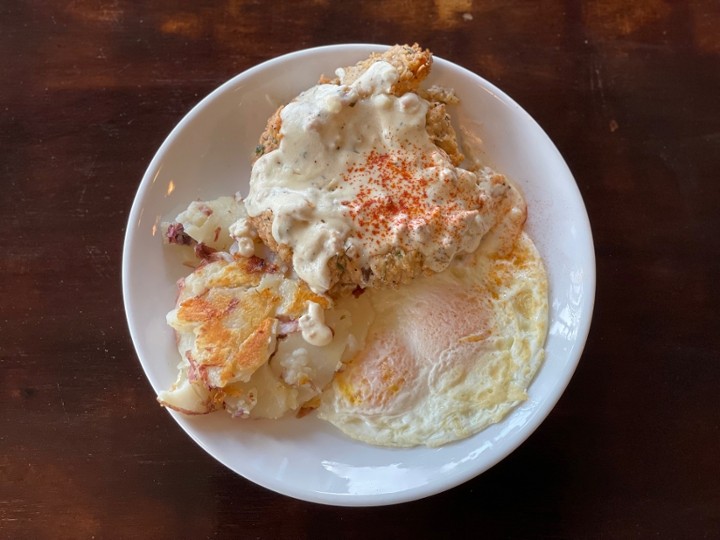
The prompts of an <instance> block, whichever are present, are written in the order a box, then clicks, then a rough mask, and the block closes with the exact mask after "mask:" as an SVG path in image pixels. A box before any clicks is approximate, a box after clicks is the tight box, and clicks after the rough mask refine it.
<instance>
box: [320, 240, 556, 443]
mask: <svg viewBox="0 0 720 540" xmlns="http://www.w3.org/2000/svg"><path fill="white" fill-rule="evenodd" d="M488 254H492V255H488ZM365 295H367V297H368V299H369V300H370V304H371V306H372V309H373V310H374V312H375V320H374V322H373V324H372V325H371V326H370V329H369V332H368V336H367V340H366V346H365V348H364V349H363V350H362V351H361V352H360V353H359V354H358V355H357V356H355V357H354V358H353V359H352V360H351V361H350V362H349V363H348V364H346V365H345V366H344V369H343V371H341V372H340V373H338V374H337V375H336V376H335V379H334V380H333V384H332V385H331V386H330V387H329V388H328V389H327V390H326V391H325V392H324V393H323V396H322V402H321V405H320V407H319V416H320V417H321V418H323V419H325V420H327V421H329V422H331V423H332V424H333V425H335V426H336V427H338V428H339V429H340V430H342V431H343V432H344V433H346V434H347V435H349V436H350V437H352V438H354V439H358V440H361V441H364V442H367V443H370V444H375V445H384V446H398V447H409V446H416V445H427V446H431V447H434V446H440V445H443V444H446V443H449V442H451V441H455V440H458V439H462V438H465V437H468V436H470V435H472V434H474V433H477V432H478V431H480V430H482V429H484V428H485V427H487V426H488V425H490V424H493V423H496V422H498V421H500V420H501V419H502V418H503V417H504V416H505V415H507V414H508V412H509V411H510V410H512V409H513V408H514V407H515V406H517V405H518V404H519V403H521V402H522V401H524V400H525V399H527V388H528V386H529V384H530V382H531V381H532V378H533V377H534V375H535V373H536V372H537V370H538V368H539V366H540V365H541V363H542V360H543V357H544V351H543V346H544V342H545V337H546V334H547V320H548V316H547V313H548V286H547V276H546V273H545V269H544V266H543V263H542V260H541V259H540V256H539V254H538V252H537V249H536V248H535V246H534V244H533V243H532V241H531V240H530V238H529V237H528V236H527V235H526V234H525V233H522V234H521V235H520V236H519V237H518V238H517V240H516V241H515V243H514V246H513V248H512V250H510V252H509V253H507V254H506V255H497V252H496V251H493V250H484V249H480V250H478V252H476V254H474V255H473V256H468V257H466V259H465V260H464V261H458V263H457V264H454V265H453V266H452V267H451V268H449V269H448V270H446V271H444V272H442V273H439V274H435V275H431V276H425V277H421V278H418V279H416V280H414V281H413V282H411V283H409V284H407V285H404V286H402V287H399V288H397V289H376V290H368V291H366V293H365Z"/></svg>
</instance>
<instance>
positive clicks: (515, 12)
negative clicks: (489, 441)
mask: <svg viewBox="0 0 720 540" xmlns="http://www.w3.org/2000/svg"><path fill="white" fill-rule="evenodd" d="M187 4H188V5H187V6H185V7H180V6H179V5H178V3H177V2H168V1H160V2H129V1H126V0H108V1H105V2H103V1H93V0H72V1H70V0H63V1H57V2H50V1H42V0H36V1H33V0H26V1H12V2H4V3H3V4H2V6H1V7H0V51H1V52H2V60H0V65H2V75H3V80H2V84H0V122H1V127H0V141H1V143H0V144H1V150H0V152H1V153H0V175H1V176H0V178H1V182H2V184H1V186H2V196H0V215H1V216H2V219H1V220H0V227H1V230H0V238H2V240H1V241H0V246H1V247H2V249H0V276H2V277H1V279H0V537H2V538H93V537H95V538H135V537H148V538H181V537H188V538H205V537H212V538H214V537H238V538H246V537H247V538H269V539H271V538H280V537H286V538H324V537H333V538H366V537H368V535H373V536H375V535H377V536H379V537H430V536H433V537H437V536H438V535H442V536H443V537H445V536H448V537H449V535H450V534H453V535H462V534H463V533H468V534H469V533H471V532H472V533H473V535H475V534H477V535H478V536H479V534H480V533H482V535H483V536H485V537H521V538H527V537H536V536H539V537H562V538H576V537H591V538H592V537H605V538H617V537H648V536H653V537H655V536H660V537H667V538H680V537H685V538H701V537H708V538H718V537H719V536H720V403H719V400H718V394H719V393H720V285H718V281H720V4H719V3H718V2H717V1H715V0H692V1H687V2H680V1H666V0H642V1H635V2H627V1H625V0H602V1H596V2H592V1H585V2H575V1H572V0H566V1H560V0H557V1H552V0H548V1H545V2H525V1H514V2H505V1H499V0H477V1H471V0H435V1H429V0H422V1H418V2H410V1H401V0H395V1H391V2H384V3H382V2H366V3H364V4H363V5H362V6H361V5H360V4H359V3H358V4H355V3H353V4H351V3H349V2H347V3H345V2H332V1H329V0H316V1H312V0H305V1H297V2H262V1H257V0H256V1H242V0H227V1H223V2H216V3H213V2H208V1H203V2H189V3H187ZM413 41H418V42H420V43H421V44H422V45H423V46H426V47H429V48H431V49H432V50H433V51H434V52H435V53H436V54H438V55H439V56H442V57H444V58H447V59H449V60H452V61H455V62H457V63H459V64H461V65H464V66H466V67H467V68H469V69H471V70H473V71H475V72H477V73H479V74H480V75H482V76H484V77H485V78H487V79H489V80H490V81H491V82H494V83H495V84H497V85H498V86H500V87H501V88H503V89H504V90H505V91H506V92H507V93H508V94H510V95H511V96H512V97H513V98H515V99H516V100H517V101H518V102H519V103H520V104H521V105H522V106H523V107H525V108H526V109H527V110H528V112H529V113H530V114H531V115H532V116H534V117H535V119H537V121H538V122H539V123H540V124H541V125H542V126H543V127H544V129H545V130H546V131H547V133H548V134H549V135H550V137H551V138H552V139H553V141H554V142H555V143H556V144H557V146H558V148H559V149H560V151H561V153H562V154H563V155H564V157H565V159H566V160H567V162H568V164H569V166H570V168H571V170H572V171H573V173H574V175H575V177H576V179H577V182H578V185H579V187H580V190H581V192H582V195H583V197H584V199H585V203H586V205H587V209H588V212H589V215H590V220H591V223H592V226H593V232H594V235H595V247H596V253H597V273H598V285H597V300H596V309H595V317H594V321H593V325H592V329H591V332H590V337H589V341H588V344H587V347H586V350H585V353H584V355H583V358H582V360H581V362H580V365H579V368H578V370H577V372H576V375H575V377H574V379H573V380H572V382H571V384H570V386H569V388H568V389H567V392H566V393H565V395H564V396H563V398H562V399H561V401H560V402H559V404H558V405H557V407H556V408H555V410H554V411H553V412H552V413H551V415H550V416H549V418H548V419H547V421H546V422H545V423H544V424H543V425H542V426H541V427H540V428H539V429H538V430H537V431H536V432H535V433H534V434H533V435H532V436H531V437H530V439H529V440H528V441H527V442H526V443H525V444H523V445H522V446H521V447H520V448H519V449H518V450H517V451H516V452H514V453H513V454H512V455H511V456H510V457H508V458H507V459H505V460H504V461H503V462H501V463H500V464H499V465H497V466H496V467H494V468H493V469H491V470H490V471H488V472H486V473H485V474H483V475H481V476H479V477H477V478H475V479H474V480H472V481H470V482H468V483H466V484H464V485H462V486H460V487H458V488H456V489H453V490H451V491H449V492H446V493H443V494H440V495H437V496H434V497H430V498H428V499H425V500H421V501H417V502H413V503H407V504H403V505H400V506H393V507H385V508H361V509H352V508H335V507H326V506H320V505H315V504H311V503H306V502H302V501H297V500H293V499H289V498H286V497H283V496H281V495H277V494H275V493H273V492H270V491H266V490H265V489H263V488H260V487H258V486H256V485H254V484H252V483H250V482H248V481H246V480H245V479H243V478H241V477H239V476H237V475H235V474H234V473H233V472H231V471H229V470H228V469H226V468H224V467H223V466H222V465H220V464H218V463H217V462H215V461H214V460H213V459H212V458H211V457H209V456H208V455H206V454H205V453H204V452H203V451H202V450H201V449H200V448H199V447H198V446H196V445H195V444H194V443H193V442H192V441H191V440H190V439H189V438H188V437H187V436H186V435H185V434H184V433H183V432H182V431H181V429H180V428H179V427H178V426H177V425H176V424H175V422H174V421H173V420H172V419H171V418H170V416H169V415H168V414H167V413H166V412H165V411H164V410H162V409H161V408H160V407H158V406H156V404H155V401H154V394H153V392H152V389H151V387H150V385H149V384H148V382H147V381H146V379H145V376H144V375H143V372H142V370H141V367H140V364H139V362H138V360H137V358H136V356H135V352H134V350H133V346H132V343H131V341H130V338H129V334H128V330H127V326H126V322H125V313H124V311H123V305H122V294H121V287H120V265H121V249H122V241H123V235H124V232H125V226H126V220H127V217H128V212H129V209H130V205H131V203H132V200H133V197H134V195H135V190H136V188H137V186H138V183H139V181H140V178H141V177H142V174H143V172H144V170H145V168H146V167H147V165H148V163H149V161H150V159H151V158H152V156H153V154H154V152H155V151H156V149H157V148H158V146H159V145H160V144H161V142H162V141H163V139H164V138H165V137H166V135H167V134H168V133H169V131H170V130H171V129H172V127H173V126H174V125H175V124H176V123H177V122H178V121H179V120H180V118H182V116H183V115H184V114H185V113H186V112H187V111H188V110H189V109H190V108H191V107H192V106H193V105H194V104H195V103H196V102H198V101H199V100H200V99H201V98H202V97H203V96H205V95H206V94H207V93H208V92H209V91H211V90H212V89H214V88H215V87H216V86H218V85H219V84H220V83H222V82H223V81H225V80H227V79H229V78H230V77H231V76H233V75H235V74H236V73H238V72H240V71H242V70H244V69H246V68H248V67H250V66H253V65H255V64H257V63H258V62H261V61H263V60H266V59H268V58H271V57H274V56H277V55H280V54H283V53H286V52H289V51H293V50H296V49H300V48H306V47H310V46H315V45H322V44H330V43H340V42H378V43H395V42H399V43H403V42H413Z"/></svg>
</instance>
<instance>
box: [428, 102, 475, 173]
mask: <svg viewBox="0 0 720 540" xmlns="http://www.w3.org/2000/svg"><path fill="white" fill-rule="evenodd" d="M425 130H426V131H427V132H428V135H430V139H432V142H434V143H435V144H436V145H437V146H438V147H439V148H442V149H443V150H444V151H445V153H446V154H447V155H448V157H449V158H450V161H451V162H452V164H453V165H455V166H456V167H457V166H459V165H460V164H461V163H462V162H463V161H464V160H465V156H464V155H463V153H462V152H461V151H460V146H459V145H458V140H457V135H456V134H455V129H454V128H453V126H452V123H451V122H450V115H449V114H448V112H447V108H446V107H445V103H442V102H440V101H431V102H430V106H429V107H428V111H427V115H426V116H425Z"/></svg>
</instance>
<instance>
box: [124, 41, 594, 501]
mask: <svg viewBox="0 0 720 540" xmlns="http://www.w3.org/2000/svg"><path fill="white" fill-rule="evenodd" d="M384 48H385V47H384V46H379V45H363V44H354V45H333V46H329V47H320V48H316V49H309V50H304V51H299V52H296V53H292V54H289V55H286V56H282V57H280V58H276V59H274V60H270V61H268V62H265V63H264V64H261V65H259V66H257V67H254V68H252V69H250V70H248V71H246V72H244V73H242V74H240V75H238V76H237V77H235V78H233V79H232V80H230V81H228V82H227V83H225V84H223V85H222V86H221V87H220V88H218V89H217V90H215V91H214V92H212V93H211V94H210V95H209V96H207V97H206V98H205V99H204V100H202V101H201V102H200V103H199V104H198V105H197V106H196V107H195V108H194V109H193V110H192V111H190V113H189V114H188V115H187V116H186V117H185V118H183V120H182V121H181V122H180V123H179V124H178V125H177V127H176V128H175V129H174V130H173V131H172V133H171V134H170V136H169V137H168V138H167V139H166V140H165V142H164V143H163V145H162V146H161V147H160V150H158V152H157V154H156V155H155V157H154V159H153V160H152V162H151V163H150V167H149V168H148V170H147V172H146V173H145V176H144V177H143V179H142V183H141V184H140V188H139V189H138V192H137V196H136V198H135V202H134V204H133V207H132V210H131V213H130V218H129V223H128V228H127V234H126V237H125V247H124V253H123V294H124V299H125V310H126V312H127V317H128V324H129V327H130V333H131V335H132V339H133V342H134V343H135V348H136V350H137V353H138V356H139V358H140V362H141V363H142V366H143V368H144V369H145V373H146V374H147V377H148V379H149V380H150V383H151V384H152V386H153V388H154V389H155V391H156V392H157V391H159V390H162V389H166V388H167V387H169V386H170V385H171V384H172V382H173V381H174V380H175V376H176V364H177V362H178V357H177V354H178V353H177V350H176V349H175V346H174V339H173V333H172V331H171V330H170V328H169V327H168V326H167V325H166V324H165V315H166V313H167V312H168V311H169V310H170V309H171V308H172V306H173V304H174V302H175V295H176V288H175V281H176V279H178V278H179V277H181V276H182V275H184V274H185V273H187V271H188V270H187V268H183V267H182V266H180V265H179V264H178V263H177V261H176V260H175V259H173V258H172V257H171V256H169V255H168V250H165V249H163V246H162V242H161V238H160V235H159V234H158V228H159V227H158V226H159V223H160V221H161V220H163V221H164V220H168V219H172V218H173V217H174V216H175V215H176V214H177V212H179V211H180V210H183V209H184V208H185V207H186V206H187V204H188V203H189V202H190V201H191V200H193V199H196V198H200V199H209V198H214V197H217V196H220V195H228V194H232V193H234V192H236V191H241V192H242V193H244V194H245V193H247V186H248V178H249V172H250V157H251V155H252V152H253V150H254V148H255V145H256V141H257V138H258V135H259V134H260V133H261V131H262V130H263V127H264V125H265V121H266V119H267V117H268V116H269V115H270V114H271V113H272V112H273V111H274V110H275V108H276V106H277V105H278V104H280V103H284V102H287V101H288V100H290V99H292V98H293V97H294V96H295V95H297V94H298V93H299V92H300V91H301V90H304V89H306V88H308V87H310V86H312V85H313V84H315V83H316V81H317V79H318V76H319V75H320V74H321V73H324V74H327V75H331V74H332V73H333V71H334V69H335V68H336V67H338V66H344V65H350V64H353V63H355V62H356V61H357V60H360V59H362V58H364V57H365V56H366V55H367V54H368V53H369V52H371V51H380V50H383V49H384ZM429 82H430V83H438V84H442V85H444V86H448V87H451V88H455V90H456V91H457V94H458V96H459V97H460V98H461V105H460V106H459V109H458V110H457V111H454V116H455V117H456V118H457V119H458V120H459V124H460V125H461V126H462V127H464V128H467V129H469V130H470V131H471V132H473V133H475V134H477V135H478V136H479V137H480V138H481V139H482V140H483V142H484V152H485V154H486V156H487V158H488V160H489V162H490V163H491V164H492V165H494V166H495V167H496V168H497V169H498V170H499V171H501V172H503V173H505V174H507V175H508V176H509V177H511V178H512V179H513V180H514V181H515V182H516V183H517V184H518V185H519V186H520V187H521V188H522V190H523V191H524V193H525V196H526V198H527V200H528V207H529V219H528V224H527V229H528V231H529V233H530V235H531V236H532V238H533V239H534V240H535V242H536V244H537V245H538V248H539V250H540V252H541V254H542V256H543V258H544V260H545V262H546V265H547V268H548V273H549V278H550V325H549V328H550V332H549V336H548V340H547V347H546V350H547V357H546V361H545V363H544V365H543V366H542V368H541V369H540V371H539V373H538V375H537V377H536V378H535V380H534V381H533V383H532V385H531V387H530V389H529V394H530V398H529V399H528V401H527V402H526V403H524V404H522V405H521V406H520V407H518V408H517V409H515V410H514V411H513V412H512V413H511V414H510V415H508V417H506V418H505V420H503V421H502V422H500V423H499V424H496V425H494V426H491V427H489V428H488V429H486V430H484V431H482V432H481V433H479V434H478V435H476V436H474V437H471V438H469V439H466V440H464V441H460V442H457V443H454V444H449V445H447V446H445V447H442V448H437V449H427V448H413V449H387V448H377V447H373V446H369V445H366V444H362V443H358V442H355V441H352V440H350V439H349V438H347V437H346V436H344V435H343V434H341V433H340V432H339V431H337V430H336V429H335V428H334V427H332V426H331V425H329V424H327V423H325V422H323V421H321V420H318V419H317V418H315V417H314V416H313V415H310V416H307V417H305V418H302V419H295V418H288V419H284V420H279V421H277V420H276V421H250V422H243V421H238V420H233V419H231V418H230V416H229V415H227V414H224V413H216V414H213V415H208V416H201V417H186V416H182V415H180V414H177V413H174V412H172V411H170V414H171V415H172V416H173V417H174V418H175V420H176V421H177V422H178V423H179V424H180V426H181V427H182V428H183V429H184V430H185V431H186V432H187V433H188V434H189V435H190V436H191V437H192V438H193V439H194V440H195V441H196V442H197V443H198V444H199V445H200V446H201V447H203V448H204V449H205V450H206V451H207V452H208V453H209V454H210V455H212V456H213V457H215V458H216V459H217V460H218V461H220V462H221V463H223V464H225V465H226V466H227V467H229V468H230V469H232V470H233V471H235V472H237V473H238V474H241V475H242V476H244V477H245V478H247V479H249V480H252V481H253V482H255V483H257V484H260V485H262V486H265V487H266V488H269V489H272V490H274V491H277V492H279V493H283V494H285V495H289V496H291V497H296V498H298V499H304V500H307V501H314V502H319V503H325V504H335V505H346V506H370V505H384V504H394V503H399V502H404V501H410V500H414V499H419V498H421V497H425V496H428V495H432V494H434V493H438V492H440V491H443V490H446V489H449V488H451V487H454V486H456V485H458V484H460V483H462V482H465V481H466V480H469V479H471V478H473V477H474V476H476V475H478V474H480V473H482V472H483V471H485V470H487V469H488V468H490V467H492V466H493V465H494V464H496V463H497V462H498V461H500V460H501V459H503V458H504V457H505V456H507V455H508V454H509V453H510V452H512V451H513V450H514V449H515V448H517V447H518V446H519V445H520V444H521V443H522V442H523V441H524V440H525V439H526V438H527V437H528V436H529V435H530V434H531V433H532V432H533V431H534V430H535V429H536V428H537V427H538V425H539V424H540V423H541V422H542V421H543V419H544V418H545V417H546V416H547V415H548V413H549V412H550V410H551V409H552V408H553V406H554V405H555V403H556V402H557V400H558V399H559V398H560V395H561V394H562V392H563V390H564V389H565V387H566V385H567V383H568V382H569V380H570V377H571V376H572V374H573V372H574V370H575V367H576V365H577V362H578V360H579V358H580V355H581V353H582V349H583V346H584V344H585V339H586V337H587V334H588V330H589V326H590V318H591V315H592V308H593V301H594V296H595V258H594V252H593V244H592V235H591V231H590V224H589V222H588V217H587V213H586V211H585V207H584V205H583V201H582V199H581V197H580V193H579V191H578V188H577V186H576V184H575V181H574V179H573V177H572V175H571V174H570V171H569V170H568V168H567V166H566V165H565V162H564V161H563V159H562V157H561V156H560V154H559V152H558V151H557V149H556V148H555V146H554V145H553V143H552V142H551V141H550V139H548V137H547V135H545V133H544V132H543V131H542V129H541V128H540V127H539V126H538V125H537V124H536V123H535V121H534V120H533V119H532V118H531V117H530V116H529V115H528V114H527V113H526V112H525V111H523V110H522V109H521V108H520V106H519V105H517V104H516V103H515V102H514V101H512V100H511V99H510V98H509V97H508V96H507V95H505V94H504V93H503V92H502V91H500V90H499V89H498V88H496V87H495V86H493V85H492V84H490V83H488V82H487V81H485V80H484V79H482V78H480V77H478V76H477V75H475V74H473V73H471V72H469V71H467V70H465V69H463V68H461V67H458V66H456V65H455V64H452V63H450V62H447V61H445V60H442V59H440V58H437V57H436V58H435V63H434V65H433V69H432V74H431V76H430V80H429ZM147 406H148V407H157V406H158V405H157V404H156V403H155V402H148V403H147Z"/></svg>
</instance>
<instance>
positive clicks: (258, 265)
mask: <svg viewBox="0 0 720 540" xmlns="http://www.w3.org/2000/svg"><path fill="white" fill-rule="evenodd" d="M262 262H263V261H262V259H258V258H257V257H249V258H245V257H237V258H235V259H234V260H233V261H232V262H227V261H224V260H219V261H215V262H211V263H207V264H205V265H204V266H201V267H200V268H198V269H197V270H196V271H195V272H194V273H193V274H191V275H190V276H188V277H187V278H185V280H184V281H183V282H182V283H181V286H180V287H181V288H180V295H179V298H178V304H177V309H176V310H175V312H174V315H173V317H171V324H172V326H173V327H174V328H175V329H176V331H177V332H178V333H181V334H185V335H186V336H192V338H193V339H192V347H191V348H190V349H189V350H188V351H187V352H186V353H185V354H189V355H190V358H192V361H193V363H194V365H195V366H196V368H197V370H198V375H199V376H200V378H201V379H202V380H203V381H204V382H205V383H206V384H207V385H209V386H210V387H216V388H217V387H222V386H224V385H225V384H228V383H230V382H233V381H237V380H241V381H247V380H248V379H249V378H250V376H251V375H252V374H253V373H254V372H255V371H256V370H257V369H258V368H259V367H260V366H262V365H263V364H265V363H266V362H267V361H268V359H269V357H270V355H271V354H272V353H273V351H274V342H273V340H274V339H275V326H276V324H277V323H278V320H279V318H287V319H297V318H299V317H300V316H301V315H302V314H303V313H304V311H305V309H306V306H307V302H308V301H313V302H316V303H318V304H320V305H321V306H322V307H324V308H327V307H330V303H329V300H328V299H327V298H326V297H324V296H320V295H317V294H315V293H313V292H312V291H310V289H309V288H308V286H307V285H306V284H305V283H303V282H300V281H295V282H291V281H289V280H287V279H285V278H283V277H282V276H281V275H278V274H275V275H276V276H277V278H276V280H275V281H273V282H272V283H273V284H272V285H271V284H268V285H266V286H260V285H261V281H262V279H263V278H266V277H267V276H269V275H272V274H273V273H274V271H275V268H274V267H272V265H269V264H267V263H265V264H262ZM283 283H284V284H285V285H284V286H283V285H281V284H283Z"/></svg>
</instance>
